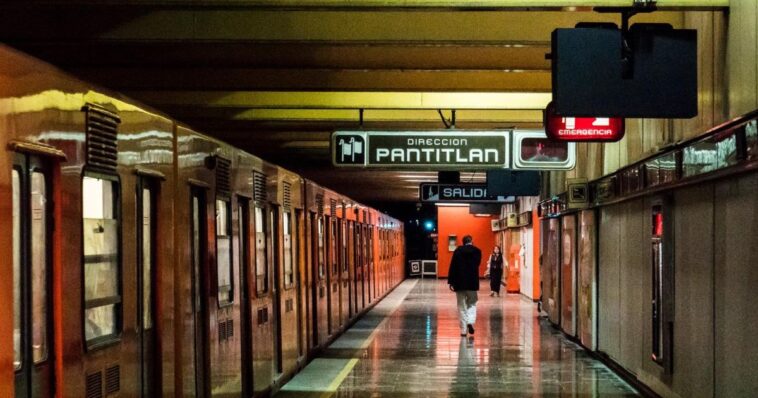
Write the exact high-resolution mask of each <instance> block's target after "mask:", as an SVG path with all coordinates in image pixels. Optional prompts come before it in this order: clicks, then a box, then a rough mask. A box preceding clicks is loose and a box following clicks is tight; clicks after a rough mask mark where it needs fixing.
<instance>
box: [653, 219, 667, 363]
mask: <svg viewBox="0 0 758 398" xmlns="http://www.w3.org/2000/svg"><path fill="white" fill-rule="evenodd" d="M652 224H653V225H652V226H653V228H652V229H653V235H652V244H653V248H652V250H653V270H652V271H653V297H652V299H653V360H654V361H656V362H659V363H660V362H662V361H663V321H662V317H663V300H662V299H663V297H662V293H663V272H664V269H663V267H664V261H663V211H662V208H661V206H660V205H656V206H653V219H652Z"/></svg>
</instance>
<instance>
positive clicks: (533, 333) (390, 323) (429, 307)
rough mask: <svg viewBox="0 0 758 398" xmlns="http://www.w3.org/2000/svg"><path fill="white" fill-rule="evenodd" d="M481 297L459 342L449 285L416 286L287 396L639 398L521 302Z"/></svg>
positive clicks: (391, 299) (363, 323)
mask: <svg viewBox="0 0 758 398" xmlns="http://www.w3.org/2000/svg"><path fill="white" fill-rule="evenodd" d="M488 293H489V291H488V289H487V286H486V282H483V283H482V290H481V291H480V294H479V303H478V318H477V323H476V333H475V336H474V338H470V337H469V338H467V337H461V336H460V335H459V333H460V330H459V329H458V320H457V313H456V307H455V295H454V293H452V292H450V291H449V290H448V289H447V284H446V282H445V281H443V280H440V281H437V280H422V281H417V280H409V281H406V282H404V283H403V284H402V285H401V286H400V287H398V289H396V290H395V291H394V292H393V293H392V294H391V295H390V296H388V298H387V299H385V300H384V301H383V302H382V303H380V304H379V305H378V306H377V307H376V308H375V309H374V310H372V312H370V313H369V314H367V315H366V316H365V317H364V318H363V319H361V320H360V321H359V322H358V323H356V325H355V326H354V327H353V328H352V329H351V330H350V331H348V332H347V333H345V335H343V336H342V337H341V338H340V339H338V340H337V341H336V342H335V343H334V344H332V346H330V347H329V349H327V350H326V351H325V352H324V354H323V355H322V356H321V357H320V358H318V359H316V360H314V361H313V362H312V363H311V364H310V365H309V366H308V367H307V368H306V369H305V370H304V372H302V373H301V374H300V375H298V376H297V377H296V378H295V379H293V381H292V382H290V383H289V384H288V385H287V386H285V388H284V389H283V391H282V393H281V394H280V395H282V396H287V397H304V396H330V395H335V396H337V397H411V396H413V397H424V396H428V397H435V398H437V397H444V396H449V397H475V396H482V397H503V396H528V397H536V396H571V397H584V396H587V397H590V396H608V395H615V396H636V395H637V394H636V393H635V391H634V390H633V389H632V388H631V387H630V386H629V385H628V384H626V383H625V382H624V381H622V380H621V379H620V378H619V377H618V376H616V375H615V374H614V373H613V372H612V371H610V370H609V369H608V368H607V367H605V366H604V365H603V364H602V363H600V362H598V361H596V360H594V359H593V358H591V357H590V356H588V355H587V354H586V353H585V352H584V351H583V350H582V349H581V348H580V347H579V346H578V345H576V344H574V343H572V342H570V341H568V340H566V339H565V338H564V337H563V336H562V335H561V334H560V333H558V332H557V331H555V330H554V329H553V328H551V327H550V326H549V325H548V324H547V323H546V321H544V320H539V319H538V318H537V312H536V306H535V305H533V304H532V303H531V302H529V301H527V300H525V299H523V298H522V296H520V295H517V294H516V295H504V297H500V298H498V297H489V295H488Z"/></svg>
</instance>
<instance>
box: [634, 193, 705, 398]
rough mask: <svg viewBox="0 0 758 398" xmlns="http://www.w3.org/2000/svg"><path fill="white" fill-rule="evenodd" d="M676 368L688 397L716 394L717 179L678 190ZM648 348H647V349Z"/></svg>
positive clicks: (676, 382)
mask: <svg viewBox="0 0 758 398" xmlns="http://www.w3.org/2000/svg"><path fill="white" fill-rule="evenodd" d="M674 204H675V205H674V212H673V215H674V216H673V218H674V220H673V221H674V236H675V248H674V259H675V265H674V281H675V282H674V283H675V288H674V290H675V293H676V297H675V303H674V306H675V309H674V312H675V315H674V316H675V319H674V347H673V348H674V356H673V358H674V374H673V382H672V389H673V390H674V392H676V393H677V394H679V395H681V396H683V397H710V396H712V395H713V228H714V227H713V185H711V184H707V185H702V186H696V187H692V188H688V189H684V190H679V191H677V192H676V194H675V196H674ZM647 351H649V349H646V352H647Z"/></svg>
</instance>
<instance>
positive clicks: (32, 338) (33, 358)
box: [11, 154, 54, 397]
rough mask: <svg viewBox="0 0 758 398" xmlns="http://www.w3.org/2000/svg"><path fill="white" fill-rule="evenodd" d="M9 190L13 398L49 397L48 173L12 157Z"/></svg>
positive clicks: (35, 162)
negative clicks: (11, 212) (11, 213)
mask: <svg viewBox="0 0 758 398" xmlns="http://www.w3.org/2000/svg"><path fill="white" fill-rule="evenodd" d="M11 174H12V176H11V179H12V183H11V185H12V190H13V196H12V197H13V205H12V206H13V307H14V308H13V310H14V311H13V314H14V315H13V348H14V350H13V352H14V356H13V366H14V369H15V372H16V374H15V391H16V397H48V396H52V395H53V392H54V391H53V390H54V383H53V371H54V364H53V362H54V354H53V353H54V350H53V347H52V343H53V341H54V339H53V336H52V330H53V329H52V302H51V298H50V292H51V291H52V289H51V280H52V278H51V276H52V271H51V270H52V268H51V264H52V261H51V260H52V256H51V253H52V215H53V212H52V209H53V206H52V203H53V201H52V172H51V170H50V168H49V167H48V166H47V165H46V164H45V163H44V162H43V161H42V159H40V158H37V157H34V156H27V155H21V154H17V155H16V157H15V159H14V163H13V170H12V171H11Z"/></svg>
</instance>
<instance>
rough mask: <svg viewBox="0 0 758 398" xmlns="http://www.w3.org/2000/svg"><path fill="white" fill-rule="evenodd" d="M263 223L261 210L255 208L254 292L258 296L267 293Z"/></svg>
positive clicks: (264, 230) (264, 221) (264, 220)
mask: <svg viewBox="0 0 758 398" xmlns="http://www.w3.org/2000/svg"><path fill="white" fill-rule="evenodd" d="M265 223H266V219H265V218H263V208H262V207H259V206H255V291H256V292H257V293H258V294H263V293H266V292H268V267H267V261H266V228H265Z"/></svg>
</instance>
